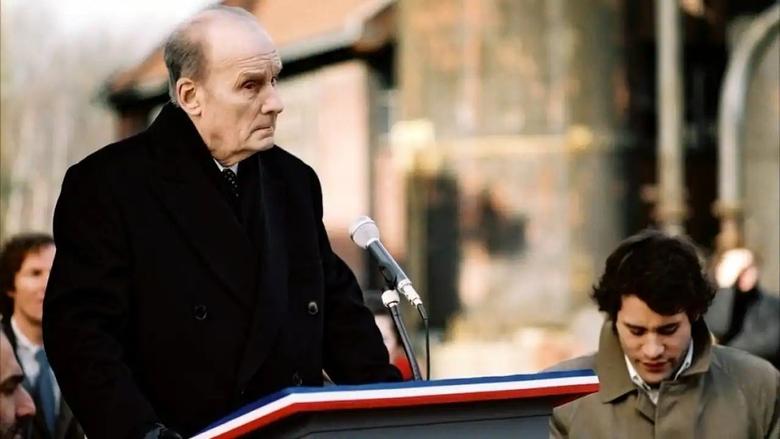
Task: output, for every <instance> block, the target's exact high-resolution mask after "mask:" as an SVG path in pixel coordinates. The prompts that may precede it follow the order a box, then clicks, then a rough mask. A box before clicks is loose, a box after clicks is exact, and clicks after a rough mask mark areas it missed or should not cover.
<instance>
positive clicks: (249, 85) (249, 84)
mask: <svg viewBox="0 0 780 439" xmlns="http://www.w3.org/2000/svg"><path fill="white" fill-rule="evenodd" d="M256 87H257V82H255V81H247V82H245V83H243V84H242V85H241V88H243V89H244V90H254V89H255V88H256Z"/></svg>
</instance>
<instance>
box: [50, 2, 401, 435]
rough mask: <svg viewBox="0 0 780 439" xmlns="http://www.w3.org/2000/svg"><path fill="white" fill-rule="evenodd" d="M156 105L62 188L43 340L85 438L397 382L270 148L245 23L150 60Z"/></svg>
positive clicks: (308, 207) (269, 91) (253, 37)
mask: <svg viewBox="0 0 780 439" xmlns="http://www.w3.org/2000/svg"><path fill="white" fill-rule="evenodd" d="M165 61H166V66H167V68H168V72H169V76H170V94H171V97H172V102H171V103H169V104H167V105H165V106H164V108H163V109H162V111H161V112H160V114H159V115H158V116H157V118H156V119H155V121H154V122H153V123H152V124H151V126H150V127H149V128H148V129H147V130H146V131H144V132H142V133H140V134H138V135H136V136H133V137H130V138H128V139H125V140H122V141H120V142H117V143H115V144H112V145H109V146H107V147H105V148H102V149H100V150H99V151H97V152H96V153H94V154H92V155H90V156H89V157H87V158H86V159H84V160H83V161H81V162H80V163H78V164H76V165H74V166H73V167H71V168H70V169H69V170H68V172H67V173H66V176H65V179H64V181H63V184H62V191H61V195H60V198H59V200H58V202H57V207H56V209H55V215H54V238H55V241H56V244H57V255H56V257H55V259H54V266H53V269H52V273H51V278H50V281H49V291H48V292H47V294H46V300H45V303H44V340H45V341H46V346H47V349H48V350H49V356H50V359H51V364H52V366H53V367H54V371H55V372H56V373H57V377H58V379H59V380H60V385H61V386H62V391H63V394H64V395H65V396H66V398H67V399H68V401H69V402H70V403H71V406H72V408H73V411H74V413H75V414H76V416H77V417H78V418H79V420H80V422H81V423H82V425H83V427H84V430H85V432H86V434H87V436H88V437H89V438H90V439H102V438H111V439H123V438H142V437H145V438H156V437H178V436H179V435H186V436H189V435H193V434H194V433H197V432H198V431H200V430H202V429H203V428H204V427H206V426H208V425H209V424H211V423H212V422H214V421H216V420H218V419H220V418H222V417H224V416H225V415H227V414H229V413H230V412H231V411H233V410H235V409H237V408H239V407H241V406H243V405H245V404H248V403H251V402H254V401H256V400H257V399H259V398H261V397H263V396H266V395H268V394H270V393H272V392H275V391H278V390H280V389H283V388H285V387H289V386H300V385H306V386H319V385H322V383H323V371H324V372H325V373H327V375H328V376H329V377H330V378H331V379H332V380H333V381H334V382H335V383H337V384H341V383H343V384H361V383H372V382H382V381H397V380H400V376H399V373H398V370H397V369H396V368H395V367H393V366H392V365H391V364H390V363H389V359H388V355H387V351H386V349H385V347H384V345H383V344H382V337H381V335H380V334H379V330H378V329H377V327H376V325H375V324H374V321H373V318H372V316H371V313H370V312H369V311H368V309H366V307H365V306H364V304H363V299H362V292H361V290H360V288H359V286H358V284H357V282H356V280H355V277H354V275H353V274H352V272H351V271H350V270H349V268H348V267H347V266H346V264H345V263H344V262H343V261H342V260H341V259H340V258H339V257H338V256H336V254H334V253H333V251H332V249H331V247H330V244H329V241H328V236H327V234H326V232H325V228H324V226H323V223H322V194H321V189H320V184H319V181H318V179H317V175H316V174H315V173H314V171H313V170H312V169H311V168H310V167H309V166H307V165H306V164H304V163H303V162H302V161H301V160H299V159H297V158H295V157H294V156H292V155H291V154H289V153H288V152H286V151H284V150H283V149H281V148H280V147H278V146H276V145H275V144H274V128H275V123H276V118H277V116H278V115H279V113H281V112H282V110H283V108H284V107H283V104H282V101H281V98H280V96H279V91H278V89H277V84H276V82H277V77H278V75H279V72H280V69H281V61H280V58H279V54H278V53H277V51H276V49H275V47H274V44H273V42H272V41H271V38H270V36H269V35H268V34H267V32H266V31H265V29H263V28H262V27H261V26H260V25H259V24H258V22H257V21H256V19H255V18H254V17H253V16H252V15H251V14H249V13H247V12H246V11H245V10H242V9H238V8H228V7H224V6H220V7H214V8H209V9H207V10H205V11H203V12H201V13H198V14H197V15H195V16H194V17H193V18H192V19H190V20H188V21H187V22H185V23H183V24H182V25H181V26H180V27H179V28H177V29H176V30H175V31H174V32H173V34H172V35H171V36H170V38H169V39H168V41H167V43H166V45H165Z"/></svg>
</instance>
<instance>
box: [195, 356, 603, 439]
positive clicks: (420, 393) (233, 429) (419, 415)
mask: <svg viewBox="0 0 780 439" xmlns="http://www.w3.org/2000/svg"><path fill="white" fill-rule="evenodd" d="M596 391H598V378H597V377H596V376H595V375H594V373H593V371H591V370H572V371H560V372H547V373H540V374H525V375H510V376H502V377H482V378H464V379H445V380H433V381H413V382H404V383H392V384H368V385H359V386H326V387H294V388H287V389H284V390H282V391H280V392H277V393H274V394H272V395H269V396H268V397H265V398H262V399H260V400H258V401H257V402H255V403H253V404H250V405H248V406H246V407H244V408H242V409H240V410H238V411H236V412H235V413H233V414H231V415H229V416H226V417H225V418H223V419H221V420H219V421H218V422H215V423H214V424H212V425H211V426H209V427H207V429H206V430H204V431H203V432H201V433H199V434H197V435H196V436H194V438H195V439H207V438H209V439H210V438H219V439H225V438H235V437H244V436H250V437H254V436H257V437H263V438H300V437H306V438H328V439H330V438H334V439H335V438H405V439H411V438H417V437H425V438H474V437H491V438H503V437H507V438H509V437H512V438H516V437H547V435H548V429H547V423H548V419H549V417H550V415H551V414H552V409H553V407H555V406H557V405H559V404H563V403H565V402H568V401H571V400H574V399H576V398H579V397H581V396H585V395H587V394H589V393H593V392H596Z"/></svg>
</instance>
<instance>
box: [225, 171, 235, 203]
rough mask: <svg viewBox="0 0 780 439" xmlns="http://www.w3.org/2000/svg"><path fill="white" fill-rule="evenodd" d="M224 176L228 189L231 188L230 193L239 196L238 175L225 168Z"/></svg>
mask: <svg viewBox="0 0 780 439" xmlns="http://www.w3.org/2000/svg"><path fill="white" fill-rule="evenodd" d="M222 178H224V179H225V182H226V183H227V186H228V189H230V193H231V194H233V195H234V196H235V197H236V198H238V177H237V176H236V173H235V172H233V171H232V170H230V169H227V168H226V169H223V170H222Z"/></svg>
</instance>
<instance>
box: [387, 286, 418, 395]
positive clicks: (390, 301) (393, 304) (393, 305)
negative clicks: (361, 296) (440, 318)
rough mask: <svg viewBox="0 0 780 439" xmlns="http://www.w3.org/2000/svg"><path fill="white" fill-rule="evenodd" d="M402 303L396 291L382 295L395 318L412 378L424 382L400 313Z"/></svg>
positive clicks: (388, 291)
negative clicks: (399, 306)
mask: <svg viewBox="0 0 780 439" xmlns="http://www.w3.org/2000/svg"><path fill="white" fill-rule="evenodd" d="M400 301H401V297H400V296H399V295H398V292H397V291H395V290H387V291H385V292H384V293H382V303H383V304H384V305H385V307H386V308H387V309H388V310H389V311H390V315H391V316H392V317H393V323H395V327H396V328H398V333H399V334H400V335H401V344H402V345H403V347H404V352H405V353H406V358H407V359H408V360H409V365H410V366H411V367H412V376H413V377H414V380H415V381H422V374H420V365H419V364H417V358H416V357H415V356H414V350H413V349H412V344H411V342H410V341H409V333H408V332H406V325H404V321H403V319H402V318H401V313H400V312H399V311H398V303H399V302H400Z"/></svg>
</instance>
